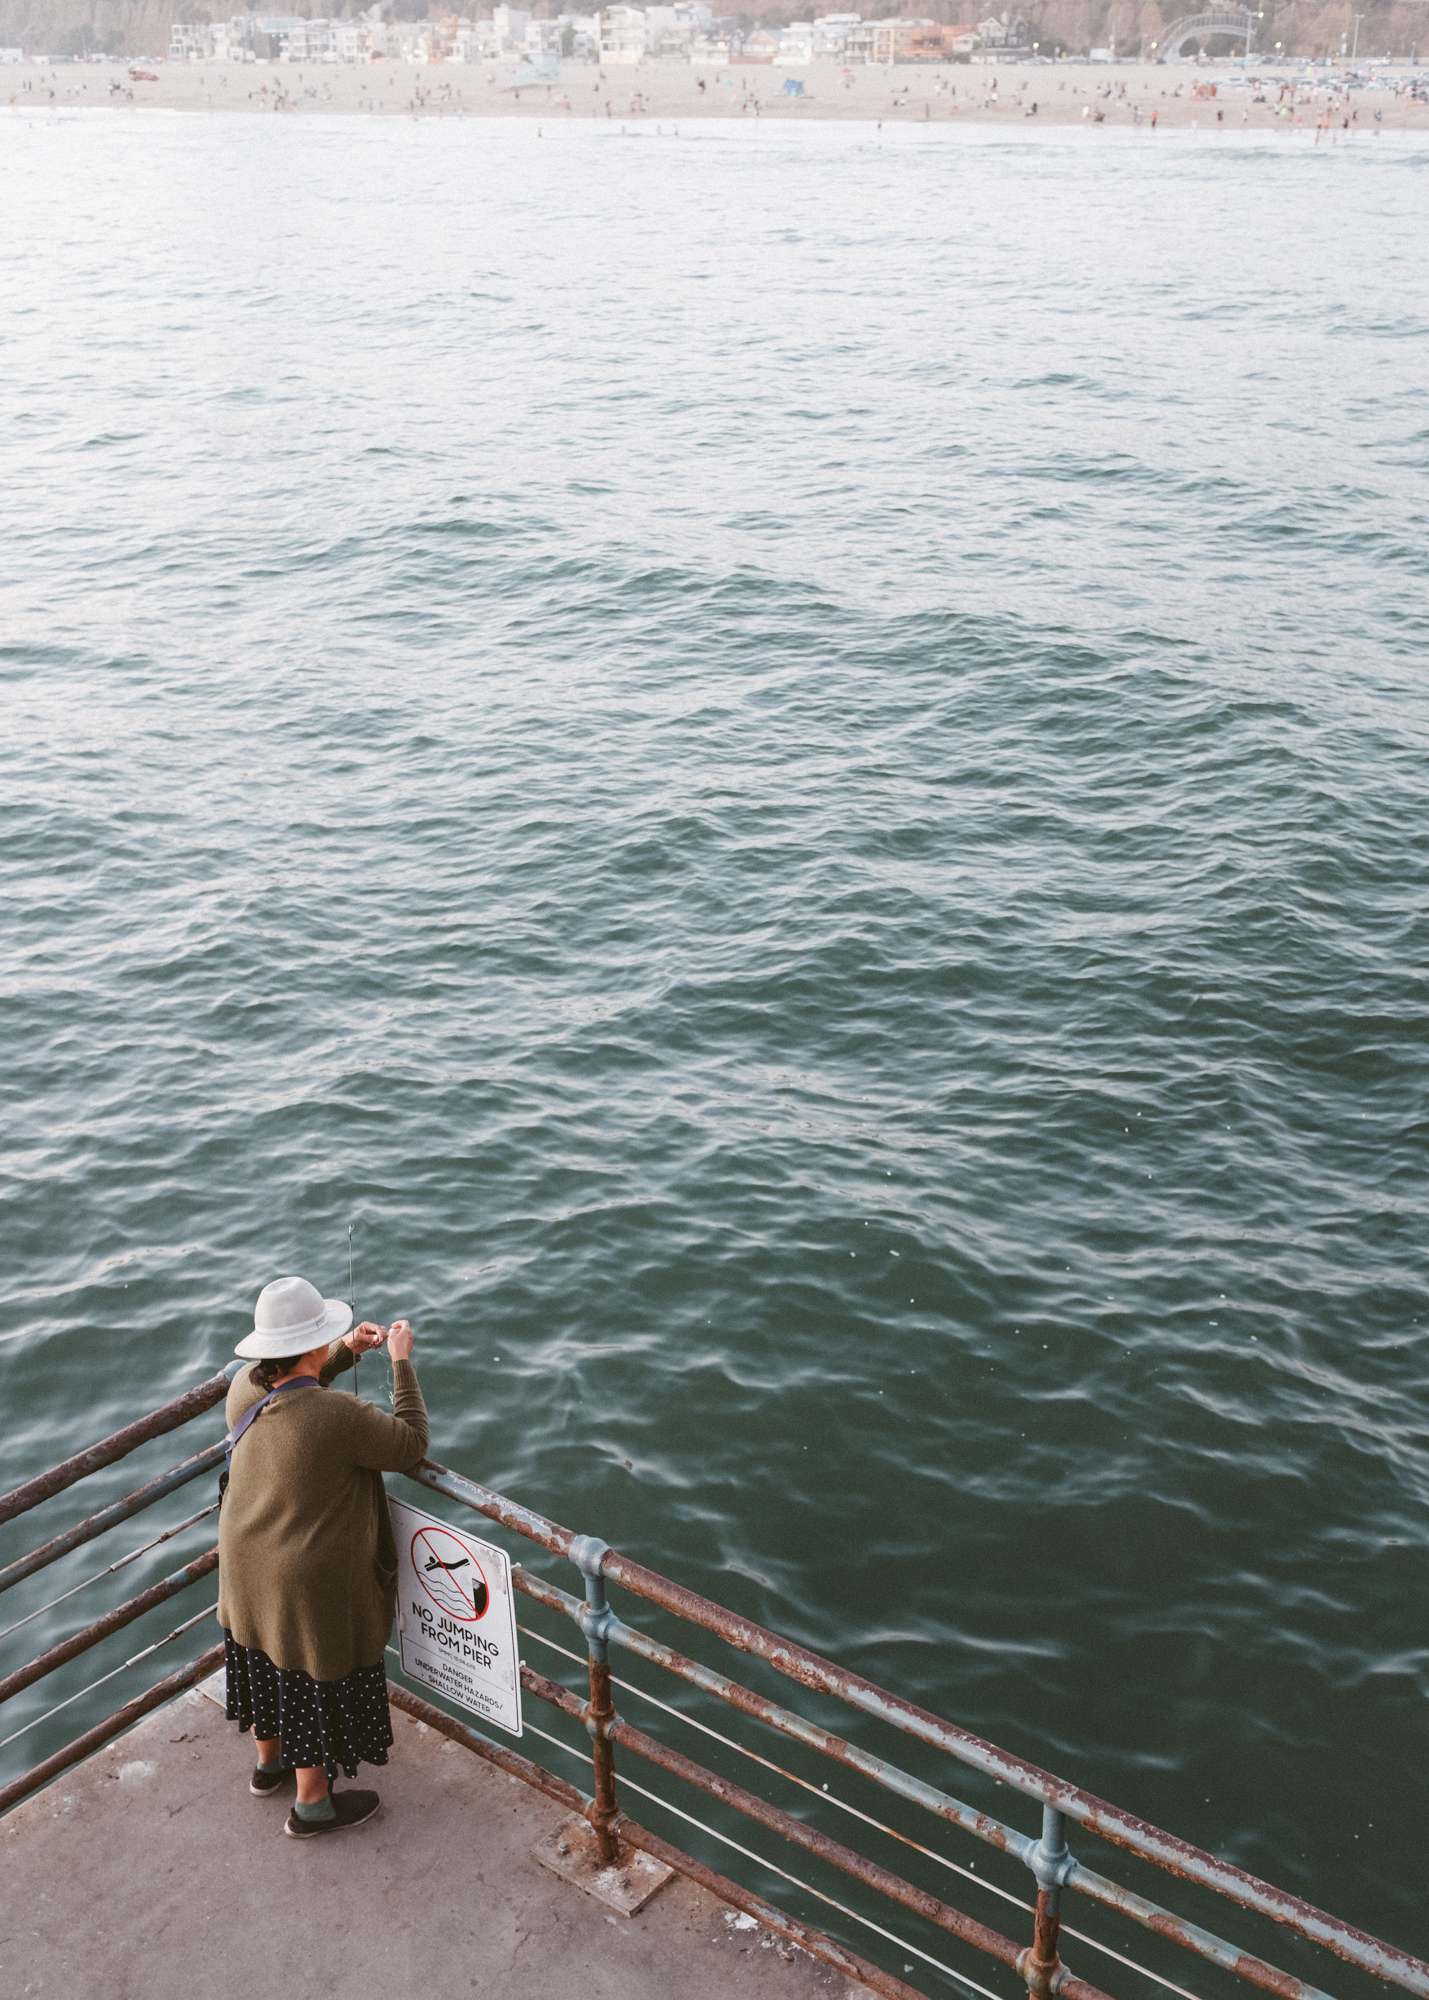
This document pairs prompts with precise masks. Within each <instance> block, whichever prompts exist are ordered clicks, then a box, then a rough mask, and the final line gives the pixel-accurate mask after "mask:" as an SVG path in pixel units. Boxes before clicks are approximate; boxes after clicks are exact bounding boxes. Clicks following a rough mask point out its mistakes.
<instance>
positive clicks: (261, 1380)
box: [249, 1354, 303, 1395]
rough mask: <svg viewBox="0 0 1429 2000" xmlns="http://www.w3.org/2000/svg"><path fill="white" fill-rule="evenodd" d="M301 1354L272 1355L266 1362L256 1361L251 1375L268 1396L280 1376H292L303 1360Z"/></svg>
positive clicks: (250, 1372)
mask: <svg viewBox="0 0 1429 2000" xmlns="http://www.w3.org/2000/svg"><path fill="white" fill-rule="evenodd" d="M302 1358H303V1357H302V1355H301V1354H270V1355H269V1357H268V1359H267V1360H266V1361H255V1362H254V1364H253V1366H252V1368H251V1369H250V1370H249V1374H250V1375H251V1376H252V1378H253V1380H254V1381H255V1382H256V1383H257V1384H258V1387H259V1388H260V1389H261V1390H262V1391H263V1393H264V1394H265V1395H266V1394H267V1393H268V1391H269V1390H270V1389H271V1388H272V1386H273V1384H274V1383H275V1382H276V1381H277V1379H278V1377H279V1376H280V1375H291V1374H292V1372H293V1370H294V1369H295V1368H296V1367H297V1365H298V1363H299V1362H300V1361H301V1360H302Z"/></svg>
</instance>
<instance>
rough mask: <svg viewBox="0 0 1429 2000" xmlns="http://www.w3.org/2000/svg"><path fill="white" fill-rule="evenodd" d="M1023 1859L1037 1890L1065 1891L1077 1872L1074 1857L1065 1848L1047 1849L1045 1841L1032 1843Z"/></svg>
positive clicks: (1075, 1858)
mask: <svg viewBox="0 0 1429 2000" xmlns="http://www.w3.org/2000/svg"><path fill="white" fill-rule="evenodd" d="M1023 1859H1024V1861H1026V1863H1027V1866H1028V1867H1029V1868H1030V1869H1031V1870H1032V1873H1033V1874H1034V1875H1035V1876H1036V1877H1037V1887H1038V1888H1039V1889H1065V1888H1066V1886H1067V1884H1068V1883H1069V1882H1070V1881H1071V1879H1072V1877H1073V1875H1075V1874H1076V1872H1077V1857H1076V1855H1075V1854H1073V1853H1072V1852H1071V1851H1070V1849H1069V1848H1066V1847H1049V1846H1048V1845H1047V1843H1046V1841H1045V1840H1039V1841H1036V1842H1034V1843H1033V1844H1032V1845H1031V1846H1030V1847H1029V1848H1028V1850H1027V1852H1026V1854H1024V1856H1023Z"/></svg>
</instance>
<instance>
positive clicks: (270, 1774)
mask: <svg viewBox="0 0 1429 2000" xmlns="http://www.w3.org/2000/svg"><path fill="white" fill-rule="evenodd" d="M292 1782H293V1772H292V1767H291V1765H288V1764H285V1765H284V1766H283V1768H282V1770H281V1771H264V1770H261V1769H258V1768H256V1767H255V1769H254V1772H253V1776H252V1777H251V1778H250V1779H249V1780H248V1789H249V1791H250V1792H252V1794H253V1796H254V1798H255V1799H271V1798H272V1796H273V1794H274V1792H281V1791H282V1790H283V1788H284V1787H285V1786H287V1785H290V1784H291V1783H292Z"/></svg>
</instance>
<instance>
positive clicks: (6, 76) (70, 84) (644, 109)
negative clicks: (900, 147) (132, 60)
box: [0, 62, 1429, 143]
mask: <svg viewBox="0 0 1429 2000" xmlns="http://www.w3.org/2000/svg"><path fill="white" fill-rule="evenodd" d="M136 79H137V80H136ZM801 83H802V86H803V87H802V89H801V90H800V91H799V92H798V93H797V94H794V93H791V92H789V91H788V90H787V89H786V88H785V79H784V78H783V77H782V76H781V75H780V74H779V73H778V72H774V71H771V70H770V69H769V68H768V67H750V66H745V65H732V66H730V67H728V68H724V69H711V70H709V71H700V70H692V69H691V67H690V66H689V65H688V64H684V63H674V62H644V63H640V64H638V65H631V66H627V67H622V68H618V69H617V68H607V67H602V66H599V65H594V64H585V63H563V64H561V65H560V68H559V73H558V74H554V75H551V76H549V77H542V78H539V79H537V80H535V81H529V80H528V81H525V82H516V83H513V82H512V81H511V80H510V79H509V78H505V77H503V76H502V75H501V74H500V72H499V71H498V70H497V69H495V68H492V67H486V66H474V65H468V66H460V67H458V66H450V67H449V66H441V65H432V66H428V67H425V68H420V69H414V68H412V67H409V66H406V65H397V64H373V65H366V66H360V67H359V66H345V65H339V66H333V65H318V66H314V67H311V68H308V67H305V66H300V65H292V64H287V63H282V64H272V65H266V66H258V65H251V64H236V63H183V64H170V63H165V64H160V65H157V66H156V68H155V69H154V70H152V71H144V72H139V71H135V70H134V69H133V68H132V66H130V65H126V64H123V63H116V64H113V65H107V66H106V65H77V64H59V65H37V64H27V65H23V66H20V67H16V68H12V69H10V70H7V71H6V72H4V73H3V76H0V101H6V100H8V102H9V103H10V104H11V105H16V106H27V105H47V106H50V107H54V108H60V107H65V106H84V105H89V106H94V105H104V104H118V105H122V106H124V107H126V108H127V107H128V106H130V105H134V106H140V105H144V104H151V105H159V106H164V107H167V108H170V109H178V110H205V109H207V110H227V111H255V112H270V113H282V114H285V115H291V114H295V113H303V112H308V113H311V112H354V113H362V114H368V115H378V114H389V115H390V114H398V115H405V116H408V117H412V118H460V117H463V116H471V117H487V116H501V115H512V114H516V115H520V116H525V117H529V116H532V115H535V116H536V117H537V118H539V119H546V118H551V119H560V120H565V119H576V118H583V119H591V118H595V119H600V120H602V121H606V122H613V121H615V120H620V121H623V122H631V121H634V122H636V123H638V124H640V125H642V126H643V125H645V124H647V123H648V122H649V121H656V122H657V123H658V124H659V126H660V128H661V129H662V130H663V129H665V128H666V127H667V126H668V127H670V128H671V129H673V128H674V126H675V125H676V124H677V123H678V121H679V120H681V119H690V118H705V117H713V118H734V119H746V120H758V119H764V118H792V119H800V120H806V119H821V118H838V119H845V118H855V119H862V120H866V121H869V122H872V123H875V124H878V125H881V124H882V123H884V122H886V121H896V122H900V123H903V122H914V123H923V124H932V123H935V122H936V123H943V124H946V123H969V122H994V123H1007V122H1011V121H1014V120H1016V121H1036V122H1037V123H1039V124H1059V125H1082V126H1086V127H1103V126H1127V127H1131V128H1133V129H1138V130H1144V131H1146V132H1148V133H1153V132H1157V131H1159V130H1161V129H1163V128H1166V127H1175V128H1180V129H1191V130H1201V131H1211V132H1220V131H1226V130H1234V131H1245V130H1247V129H1252V130H1253V129H1265V128H1270V129H1277V128H1278V129H1287V130H1289V131H1291V132H1296V133H1304V134H1307V135H1308V134H1313V135H1314V138H1315V140H1316V142H1317V143H1318V142H1319V141H1322V140H1324V139H1327V138H1330V137H1333V138H1335V139H1337V140H1343V139H1347V138H1351V137H1354V136H1355V135H1357V134H1360V133H1364V134H1376V135H1377V134H1379V133H1380V132H1382V131H1383V130H1385V129H1386V128H1398V129H1419V130H1429V87H1426V84H1425V82H1424V80H1423V79H1422V77H1420V76H1418V75H1417V74H1416V73H1413V72H1410V71H1408V70H1403V71H1389V70H1386V71H1384V72H1382V73H1381V74H1380V75H1379V76H1378V77H1377V78H1376V79H1375V82H1374V84H1373V85H1371V86H1370V87H1364V86H1363V85H1361V84H1359V83H1358V82H1357V81H1355V80H1352V79H1350V78H1348V77H1346V76H1345V75H1343V74H1340V73H1336V72H1334V71H1329V70H1321V71H1314V70H1307V71H1294V72H1290V73H1287V72H1286V71H1285V69H1284V68H1281V69H1278V70H1277V69H1274V68H1266V69H1260V68H1256V67H1255V66H1254V65H1253V64H1252V65H1249V66H1247V65H1244V64H1222V65H1207V64H1185V65H1178V66H1171V65H1163V64H1149V63H1139V64H1117V65H1113V66H1109V65H1105V64H1095V63H1074V62H1059V63H1057V64H1055V65H1049V66H1046V67H1036V66H1031V65H1026V64H1011V63H1007V64H998V63H986V64H973V65H967V64H957V65H942V66H931V67H918V68H916V69H897V68H894V69H881V68H871V67H864V68H859V69H849V68H846V67H841V66H840V65H837V64H826V65H815V66H814V67H813V68H812V69H811V70H809V71H806V72H805V73H804V75H803V77H802V78H801ZM7 86H8V88H7Z"/></svg>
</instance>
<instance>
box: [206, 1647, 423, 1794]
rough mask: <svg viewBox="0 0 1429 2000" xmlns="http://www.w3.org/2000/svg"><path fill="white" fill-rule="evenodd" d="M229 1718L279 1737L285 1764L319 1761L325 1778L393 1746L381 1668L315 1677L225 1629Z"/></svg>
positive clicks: (378, 1757) (352, 1769) (374, 1759)
mask: <svg viewBox="0 0 1429 2000" xmlns="http://www.w3.org/2000/svg"><path fill="white" fill-rule="evenodd" d="M223 1650H224V1665H225V1668H226V1670H227V1681H228V1719H229V1721H230V1722H236V1723H237V1724H238V1727H239V1728H240V1729H251V1730H252V1731H253V1734H254V1735H255V1736H256V1737H259V1738H261V1739H262V1740H264V1741H265V1742H271V1741H272V1740H273V1739H274V1738H275V1737H276V1738H277V1740H278V1745H279V1751H280V1754H281V1756H282V1759H283V1762H284V1763H285V1764H291V1765H294V1766H296V1765H299V1764H305V1765H314V1764H321V1765H322V1767H323V1769H324V1770H325V1771H326V1772H327V1775H328V1780H329V1782H331V1780H332V1779H334V1778H335V1777H336V1776H337V1774H338V1772H339V1771H342V1772H343V1773H345V1775H346V1776H347V1777H349V1778H355V1777H356V1776H357V1767H358V1765H359V1764H385V1763H386V1762H387V1752H388V1751H389V1750H390V1749H391V1747H392V1715H391V1711H390V1710H389V1708H388V1706H387V1674H386V1670H385V1668H384V1667H383V1665H382V1662H381V1661H380V1660H379V1661H378V1663H377V1665H376V1666H375V1667H356V1668H354V1670H353V1671H352V1672H351V1673H350V1674H348V1675H347V1676H346V1677H345V1678H344V1679H343V1680H340V1681H315V1680H314V1679H313V1678H312V1676H311V1675H310V1674H305V1673H302V1672H300V1671H299V1670H298V1669H296V1668H293V1667H275V1666H274V1665H273V1662H272V1661H271V1660H270V1659H269V1658H268V1655H267V1654H266V1653H263V1652H260V1651H259V1649H258V1648H257V1647H256V1646H240V1645H239V1643H238V1641H237V1640H236V1639H235V1638H234V1636H233V1634H232V1633H231V1632H225V1633H224V1635H223Z"/></svg>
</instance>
